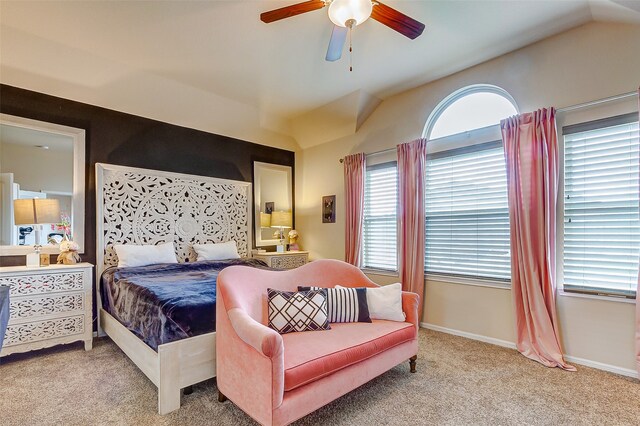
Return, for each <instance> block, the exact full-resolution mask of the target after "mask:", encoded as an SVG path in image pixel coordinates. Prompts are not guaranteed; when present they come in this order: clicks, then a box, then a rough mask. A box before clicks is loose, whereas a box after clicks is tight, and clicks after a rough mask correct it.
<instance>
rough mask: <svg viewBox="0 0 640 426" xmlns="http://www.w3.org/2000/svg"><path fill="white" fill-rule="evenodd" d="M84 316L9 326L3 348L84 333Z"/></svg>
mask: <svg viewBox="0 0 640 426" xmlns="http://www.w3.org/2000/svg"><path fill="white" fill-rule="evenodd" d="M84 318H85V317H84V315H76V316H71V317H67V318H54V319H49V320H44V321H34V322H26V323H22V324H9V326H8V327H7V333H6V334H5V337H4V346H5V347H9V346H12V345H18V344H24V343H32V342H37V341H40V340H48V339H54V338H56V337H65V336H71V335H74V334H82V333H84V324H85V320H84Z"/></svg>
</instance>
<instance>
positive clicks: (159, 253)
mask: <svg viewBox="0 0 640 426" xmlns="http://www.w3.org/2000/svg"><path fill="white" fill-rule="evenodd" d="M113 249H114V250H115V251H116V254H117V255H118V268H124V267H130V266H145V265H153V264H155V263H178V259H176V252H175V250H174V248H173V243H164V244H158V245H152V244H150V245H142V246H138V245H135V244H114V245H113Z"/></svg>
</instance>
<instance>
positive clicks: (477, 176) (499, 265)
mask: <svg viewBox="0 0 640 426" xmlns="http://www.w3.org/2000/svg"><path fill="white" fill-rule="evenodd" d="M517 113H518V109H517V107H516V105H515V101H514V100H513V98H512V97H511V96H510V95H509V93H507V92H506V91H505V90H503V89H501V88H499V87H496V86H490V85H474V86H469V87H465V88H463V89H460V90H458V91H456V92H454V93H452V94H451V95H449V96H448V97H447V98H445V99H444V100H443V101H442V102H441V103H440V104H439V105H438V106H437V107H436V108H435V109H434V111H433V112H432V113H431V116H430V117H429V120H427V124H426V125H425V133H424V134H425V135H426V136H427V137H428V139H429V140H430V142H429V154H428V157H427V171H426V182H425V191H426V193H425V220H426V223H425V241H426V248H425V270H426V272H427V273H428V274H444V275H449V276H460V277H468V278H479V279H489V280H494V281H505V282H506V281H508V280H509V279H510V278H511V256H510V238H509V206H508V200H507V178H506V168H505V161H504V153H503V148H502V137H501V134H500V126H499V124H500V120H501V119H503V118H506V117H508V116H511V115H514V114H517Z"/></svg>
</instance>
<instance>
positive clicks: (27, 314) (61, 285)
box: [0, 263, 93, 356]
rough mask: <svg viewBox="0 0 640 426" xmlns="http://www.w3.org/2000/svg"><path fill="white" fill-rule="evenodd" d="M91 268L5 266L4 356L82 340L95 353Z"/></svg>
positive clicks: (1, 278)
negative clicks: (7, 303) (6, 321)
mask: <svg viewBox="0 0 640 426" xmlns="http://www.w3.org/2000/svg"><path fill="white" fill-rule="evenodd" d="M92 269H93V265H91V264H90V263H79V264H77V265H51V266H47V267H42V268H40V267H38V268H27V267H26V266H11V267H5V268H0V285H4V286H9V287H10V291H9V295H10V296H9V298H10V308H9V312H10V316H9V325H8V327H7V333H6V335H5V338H4V345H3V347H2V352H0V356H5V355H9V354H12V353H17V352H28V351H32V350H35V349H42V348H47V347H50V346H55V345H60V344H64V343H71V342H77V341H84V348H85V350H91V348H92V341H93V327H92V323H93V321H92V308H91V306H92V305H91V303H92V302H91V299H92V289H93V285H92V278H91V277H92Z"/></svg>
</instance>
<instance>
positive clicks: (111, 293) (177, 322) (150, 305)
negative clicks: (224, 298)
mask: <svg viewBox="0 0 640 426" xmlns="http://www.w3.org/2000/svg"><path fill="white" fill-rule="evenodd" d="M232 265H247V266H253V267H263V268H266V266H267V265H266V264H265V263H264V262H262V261H261V260H257V259H230V260H222V261H201V262H193V263H175V264H158V265H149V266H139V267H134V268H115V267H112V268H109V269H107V270H105V271H104V272H103V274H102V282H101V284H102V285H101V289H102V290H101V295H102V306H103V308H104V309H105V310H106V311H107V312H109V313H110V314H111V315H112V316H113V317H114V318H116V319H117V320H118V321H119V322H120V323H122V324H123V325H124V326H125V327H127V328H128V329H129V330H131V331H132V332H133V333H134V334H136V335H137V336H138V337H139V338H140V339H142V340H143V341H144V342H145V343H146V344H147V345H149V346H150V347H151V348H153V349H154V350H157V349H158V345H161V344H164V343H169V342H173V341H176V340H180V339H184V338H187V337H193V336H197V335H199V334H205V333H210V332H212V331H215V329H216V280H217V278H218V274H219V273H220V271H221V270H222V269H224V268H226V267H227V266H232Z"/></svg>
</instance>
